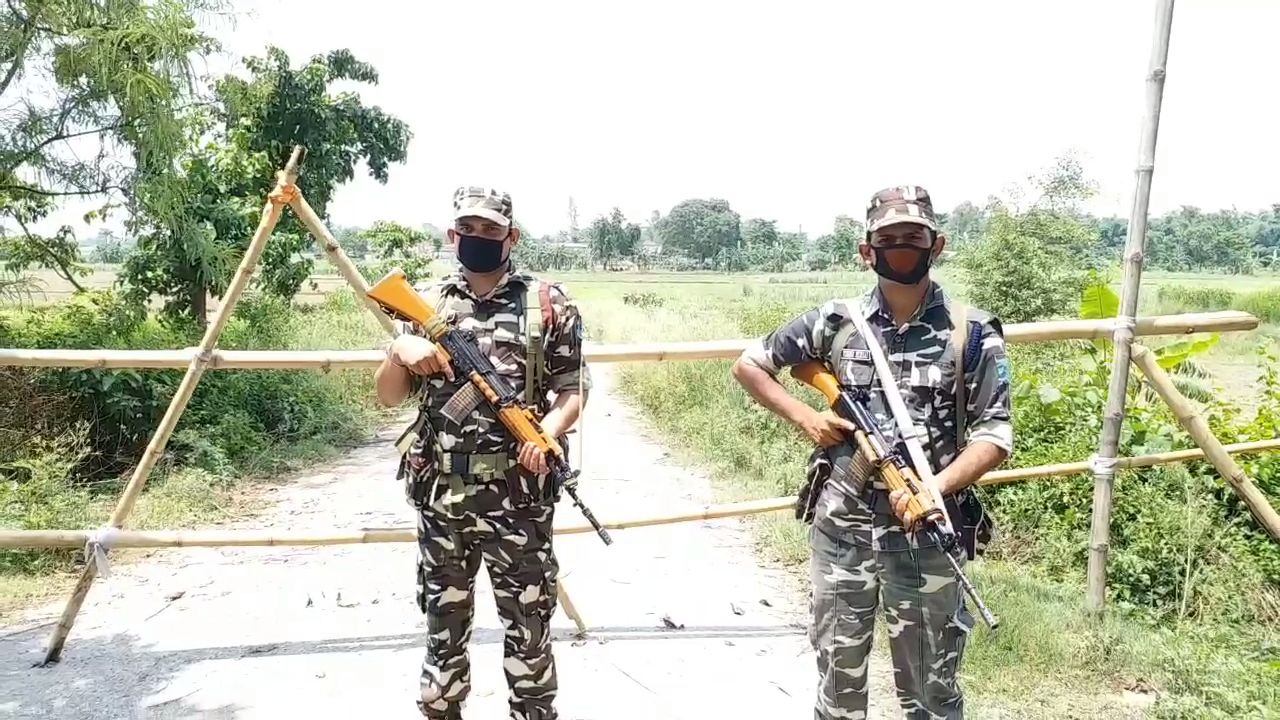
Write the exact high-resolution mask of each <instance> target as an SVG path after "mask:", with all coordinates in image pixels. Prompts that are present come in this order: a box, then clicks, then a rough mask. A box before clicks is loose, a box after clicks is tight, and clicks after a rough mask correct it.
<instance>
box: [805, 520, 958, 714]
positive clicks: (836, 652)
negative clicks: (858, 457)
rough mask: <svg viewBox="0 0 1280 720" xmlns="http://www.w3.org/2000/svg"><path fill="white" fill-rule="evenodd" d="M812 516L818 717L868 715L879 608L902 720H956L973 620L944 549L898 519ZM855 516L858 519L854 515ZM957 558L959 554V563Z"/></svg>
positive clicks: (810, 532) (811, 567)
mask: <svg viewBox="0 0 1280 720" xmlns="http://www.w3.org/2000/svg"><path fill="white" fill-rule="evenodd" d="M862 509H863V510H864V512H863V513H860V514H859V513H855V514H853V515H852V516H846V517H841V518H840V520H839V522H838V523H837V522H832V521H831V520H829V519H826V518H822V517H819V518H818V519H817V521H816V522H815V523H814V524H813V525H812V526H810V530H809V543H810V547H811V551H812V556H811V558H812V559H811V566H810V574H811V580H812V583H813V600H812V609H813V625H812V627H811V629H810V641H811V642H812V643H813V648H814V651H815V653H816V655H817V665H818V675H819V686H818V693H817V700H816V702H815V706H814V717H815V718H816V719H817V720H833V719H835V718H840V719H841V720H863V719H864V718H866V716H867V668H868V666H869V664H870V662H869V661H870V657H871V640H872V636H873V631H874V629H875V622H876V609H877V606H878V605H880V604H883V607H884V614H885V624H886V629H887V631H888V637H889V650H890V654H891V656H892V660H893V670H894V682H895V685H896V686H897V695H898V703H899V705H900V707H901V708H902V710H903V713H904V715H905V717H906V718H907V719H908V720H925V719H929V720H935V719H937V720H943V719H945V720H951V719H952V718H962V717H963V716H964V696H963V694H962V693H961V691H960V686H959V684H958V682H957V678H956V671H957V669H958V667H959V665H960V661H961V658H962V657H963V655H964V648H965V641H966V639H967V638H968V634H969V630H970V629H971V628H972V627H973V617H972V616H971V615H970V614H969V611H968V609H967V608H966V607H965V604H964V591H963V590H962V589H961V587H960V585H959V583H957V582H956V580H955V576H954V575H953V574H952V571H951V566H950V565H949V564H948V563H947V560H946V558H945V557H943V555H942V551H941V550H940V549H939V548H938V547H937V546H935V545H931V544H929V543H928V541H927V540H926V539H925V538H924V537H923V536H921V535H917V536H916V537H917V538H918V545H917V546H915V547H913V546H912V545H911V541H910V540H909V539H908V536H907V535H906V534H905V533H904V532H903V531H902V528H901V525H900V524H899V523H898V520H897V518H896V516H894V515H891V514H887V513H881V512H872V511H870V510H868V509H866V506H865V505H862ZM859 515H860V516H859ZM961 561H963V558H961Z"/></svg>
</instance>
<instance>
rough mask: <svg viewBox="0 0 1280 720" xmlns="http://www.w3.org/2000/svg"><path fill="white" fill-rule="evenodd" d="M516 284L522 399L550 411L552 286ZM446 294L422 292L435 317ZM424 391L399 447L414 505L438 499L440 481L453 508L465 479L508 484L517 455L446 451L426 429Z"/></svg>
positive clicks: (436, 289) (531, 281) (433, 289)
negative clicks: (520, 289)
mask: <svg viewBox="0 0 1280 720" xmlns="http://www.w3.org/2000/svg"><path fill="white" fill-rule="evenodd" d="M513 282H523V283H525V291H524V294H523V296H522V302H521V307H520V313H519V316H520V325H521V327H520V334H521V335H522V336H523V338H524V340H523V343H522V344H523V346H524V357H525V363H524V365H525V367H524V371H525V382H524V400H525V401H526V403H527V404H528V405H529V406H530V407H531V408H533V409H534V410H535V412H537V413H541V412H543V411H545V409H546V408H544V407H543V404H544V393H543V392H542V390H543V385H544V376H545V374H546V370H545V368H544V367H543V363H544V360H545V357H546V338H547V333H548V328H550V327H552V326H553V323H554V322H555V315H554V312H553V310H552V305H551V294H550V287H549V286H548V285H547V284H546V283H543V282H541V281H539V280H538V279H536V278H532V277H529V278H521V279H519V280H514V281H513ZM442 290H443V288H442V286H441V285H440V284H433V285H431V286H429V287H427V288H426V289H425V290H422V291H421V294H422V295H423V299H424V300H425V301H426V302H427V304H428V305H430V306H431V307H432V308H433V309H435V311H436V312H437V313H441V314H445V313H446V311H447V307H448V300H447V299H446V298H445V297H444V294H443V292H442ZM446 317H447V315H446ZM422 392H423V393H424V394H423V395H422V396H421V397H420V398H419V408H418V416H417V418H416V419H415V420H414V422H413V424H412V425H411V426H410V427H409V428H408V429H406V431H405V433H404V434H403V435H402V436H401V438H400V440H399V441H398V442H397V443H396V446H397V449H398V450H399V451H400V454H401V464H400V471H399V473H400V475H401V478H402V480H403V481H404V483H405V492H406V496H407V499H408V500H409V503H410V504H411V505H413V506H414V507H421V506H422V505H423V503H425V502H429V498H430V497H434V496H435V485H436V483H437V482H438V481H440V480H443V481H444V482H445V483H446V484H447V486H448V492H447V494H446V498H445V499H446V504H447V505H449V506H455V505H456V503H458V502H459V501H460V500H462V498H463V497H464V495H465V488H464V485H465V484H466V482H468V481H466V480H465V479H464V478H465V477H473V478H478V479H481V480H483V481H486V482H487V481H491V480H494V479H498V478H504V477H505V478H506V479H507V482H508V483H510V482H511V478H510V477H509V472H508V471H509V469H510V468H511V467H513V466H514V465H515V464H516V463H517V460H516V458H515V456H514V455H512V454H510V453H507V452H450V451H445V449H444V448H443V447H442V446H441V444H440V442H439V436H438V433H437V431H436V429H428V428H427V427H425V426H426V425H428V424H429V422H428V416H429V414H430V413H429V411H428V409H427V407H426V404H427V403H428V402H429V399H428V395H429V393H430V390H429V389H428V386H427V385H426V384H424V385H423V389H422ZM415 458H416V459H415ZM430 463H434V466H435V472H434V473H426V472H424V471H425V468H426V465H427V464H430ZM513 501H514V500H513Z"/></svg>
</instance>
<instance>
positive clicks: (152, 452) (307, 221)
mask: <svg viewBox="0 0 1280 720" xmlns="http://www.w3.org/2000/svg"><path fill="white" fill-rule="evenodd" d="M305 155H306V150H305V148H303V147H302V146H301V145H295V146H294V148H293V152H292V153H291V155H290V157H289V160H288V162H287V163H286V164H285V167H284V169H282V170H280V171H278V172H277V173H276V184H275V187H274V188H273V189H272V190H271V192H270V193H268V196H267V201H266V203H265V204H264V206H263V208H262V216H261V219H260V220H259V221H258V228H257V230H256V231H255V232H254V234H253V238H252V239H251V240H250V241H249V247H248V248H247V249H246V250H245V254H244V257H243V258H241V260H240V265H239V267H237V268H236V272H235V276H234V277H233V278H232V280H231V284H230V285H229V286H228V287H227V292H226V295H225V298H226V299H225V301H224V302H223V303H221V304H220V305H219V306H218V309H217V310H216V311H215V313H214V318H213V321H212V322H211V323H209V325H208V326H207V327H206V328H205V332H204V336H203V337H202V338H201V341H200V345H199V346H198V347H197V348H195V350H194V352H192V353H191V356H190V359H189V361H188V364H187V371H186V374H185V375H183V378H182V382H181V383H180V384H179V385H178V390H177V392H176V393H175V394H174V396H173V399H172V400H171V401H170V402H169V408H168V409H167V410H166V411H165V414H164V417H163V418H162V419H161V421H160V425H159V426H158V427H157V428H156V431H155V434H154V435H152V437H151V440H150V442H148V443H147V449H146V451H145V452H144V453H143V456H142V459H141V460H140V462H139V463H138V466H137V467H136V468H134V471H133V474H132V476H131V477H130V478H129V482H128V484H127V485H126V486H125V489H124V492H123V494H122V495H121V497H120V499H119V501H118V502H117V504H116V507H115V510H114V511H113V512H112V513H111V518H110V520H109V521H108V523H109V525H110V527H112V528H115V529H120V528H122V527H123V526H124V522H125V520H126V519H128V517H129V514H130V513H131V512H132V511H133V506H134V504H135V503H136V502H137V500H138V497H139V495H141V493H142V488H143V486H144V485H146V482H147V478H148V477H149V476H150V474H151V470H152V469H153V468H154V467H155V464H156V462H157V461H158V460H159V459H160V456H161V455H163V453H164V449H165V446H166V445H167V444H168V442H169V437H170V436H171V435H172V434H173V429H174V427H176V426H177V424H178V420H179V419H180V418H181V417H182V413H183V411H185V410H186V408H187V403H188V402H189V401H190V399H191V396H192V394H193V393H194V392H195V387H196V384H197V383H199V382H200V378H201V376H202V375H203V374H204V371H205V370H206V369H207V368H208V366H209V361H210V358H211V357H212V356H213V352H214V347H215V346H216V345H217V343H218V337H219V336H220V335H221V334H222V329H223V328H224V327H225V326H226V324H227V320H228V319H230V317H231V314H232V312H233V311H234V310H235V307H236V304H237V303H238V302H239V300H240V296H241V295H242V294H243V293H244V290H245V288H246V287H247V286H248V284H249V278H250V277H252V276H253V270H254V268H255V267H256V266H257V264H258V259H259V257H261V255H262V251H263V248H265V247H266V244H267V240H268V239H269V238H270V237H271V233H272V231H273V230H274V229H275V226H276V223H278V222H279V221H280V214H281V213H282V212H283V211H284V206H285V205H288V206H289V207H291V208H293V210H294V212H295V213H297V215H298V218H299V220H301V221H302V224H303V225H305V226H306V228H307V229H308V230H309V231H310V232H311V234H312V235H313V236H315V237H316V238H318V239H319V240H320V241H321V246H322V247H323V248H324V251H325V253H326V254H327V255H328V256H329V259H330V260H332V261H333V263H334V264H335V265H336V266H337V267H338V269H339V271H340V272H341V273H342V276H343V277H344V278H345V279H346V280H347V282H348V284H350V285H351V287H352V289H353V290H354V291H355V293H356V296H357V297H359V298H360V299H361V300H362V301H363V302H364V304H365V306H366V307H367V308H368V309H369V311H370V312H372V313H373V315H374V317H376V318H377V319H378V321H379V324H380V325H382V328H383V329H384V330H386V331H387V332H388V333H394V332H395V324H394V323H393V322H392V320H391V318H389V317H387V315H386V314H385V313H383V312H382V310H381V308H379V307H378V306H377V304H375V303H374V302H373V301H372V300H370V299H369V298H368V297H367V296H366V295H365V293H366V292H367V291H368V289H369V285H368V283H366V282H365V280H364V278H363V277H362V276H361V275H360V272H359V271H358V270H357V269H356V267H355V265H354V263H352V262H351V259H350V258H348V257H347V255H346V253H345V252H343V251H342V248H341V246H339V245H338V241H337V240H336V239H335V238H334V237H333V235H332V234H331V233H330V232H329V230H328V228H326V227H325V225H324V223H323V222H321V220H320V217H319V216H318V215H316V213H315V211H314V210H313V209H312V208H311V205H310V204H308V203H307V200H306V198H305V197H303V195H302V193H301V192H300V191H299V190H298V187H297V184H296V183H297V179H298V172H299V167H300V165H301V163H302V160H303V158H304V157H305ZM97 575H98V564H97V563H96V562H86V563H85V567H84V570H82V571H81V573H80V577H79V579H78V580H77V581H76V585H75V588H74V589H73V590H72V592H71V597H70V598H68V599H67V604H66V605H65V606H64V607H63V609H62V614H61V616H60V617H59V619H58V623H57V625H56V626H55V627H54V630H53V634H52V635H51V636H50V638H49V644H48V646H47V647H46V649H45V656H44V660H43V662H42V663H41V664H42V665H49V664H50V663H54V662H57V661H58V660H59V659H60V658H61V656H62V649H63V647H64V646H65V645H66V640H67V635H68V634H70V632H71V628H72V626H73V625H75V621H76V618H77V617H78V616H79V614H80V608H81V607H83V605H84V601H85V598H86V597H88V595H89V589H90V587H91V586H92V585H93V581H94V579H95V578H97ZM557 594H558V596H559V600H560V603H561V606H562V608H563V609H564V610H565V613H566V614H567V615H569V617H570V619H572V620H573V622H574V624H575V625H576V626H577V627H578V631H579V632H580V633H584V632H586V623H585V622H583V620H582V616H581V615H580V614H579V613H578V610H577V606H576V605H575V604H574V603H573V602H572V600H571V599H570V598H569V593H568V589H567V588H566V587H565V583H564V580H563V578H562V579H561V580H560V582H559V583H557Z"/></svg>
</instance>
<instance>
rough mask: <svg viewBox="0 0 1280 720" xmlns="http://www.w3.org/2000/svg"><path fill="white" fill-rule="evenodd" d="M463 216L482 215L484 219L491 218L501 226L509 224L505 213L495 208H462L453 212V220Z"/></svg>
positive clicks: (509, 221)
mask: <svg viewBox="0 0 1280 720" xmlns="http://www.w3.org/2000/svg"><path fill="white" fill-rule="evenodd" d="M464 217H482V218H484V219H485V220H492V221H493V222H496V223H498V224H499V225H501V226H503V227H508V226H510V225H511V220H509V219H508V218H507V217H506V216H505V215H503V214H502V213H500V212H498V211H497V210H490V209H489V208H479V207H472V208H462V209H461V210H459V211H457V212H455V213H454V214H453V219H454V220H460V219H462V218H464Z"/></svg>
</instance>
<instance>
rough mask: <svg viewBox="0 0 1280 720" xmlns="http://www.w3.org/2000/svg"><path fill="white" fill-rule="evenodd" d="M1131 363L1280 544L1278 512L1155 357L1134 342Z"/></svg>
mask: <svg viewBox="0 0 1280 720" xmlns="http://www.w3.org/2000/svg"><path fill="white" fill-rule="evenodd" d="M1133 364H1134V365H1137V366H1138V369H1139V370H1141V371H1142V374H1143V375H1145V376H1146V377H1147V380H1148V381H1149V382H1150V383H1151V387H1152V388H1154V389H1155V391H1156V394H1158V395H1159V396H1160V399H1162V400H1164V401H1165V404H1167V405H1168V406H1169V409H1170V410H1172V411H1173V414H1174V415H1175V416H1176V417H1177V418H1178V423H1179V424H1180V425H1182V428H1183V429H1184V430H1186V431H1187V434H1188V435H1190V436H1191V439H1192V440H1195V441H1196V445H1199V446H1200V449H1201V450H1204V455H1205V457H1207V458H1208V459H1209V462H1211V463H1213V466H1214V467H1215V468H1217V470H1218V472H1219V473H1221V474H1222V477H1223V478H1224V479H1225V480H1226V481H1227V484H1228V485H1230V486H1231V489H1232V490H1234V491H1235V493H1236V495H1238V496H1239V497H1240V499H1241V500H1243V501H1244V504H1245V505H1247V506H1248V507H1249V511H1250V512H1251V513H1253V517H1254V518H1255V519H1256V520H1257V521H1258V524H1259V525H1261V526H1262V527H1263V528H1264V529H1266V531H1267V533H1268V534H1270V535H1271V538H1272V539H1273V540H1276V541H1277V542H1280V513H1277V512H1276V509H1275V508H1273V507H1271V503H1270V502H1268V501H1267V498H1266V496H1265V495H1263V494H1262V492H1261V491H1260V490H1258V487H1257V486H1256V485H1254V484H1253V481H1252V480H1250V479H1249V476H1248V475H1246V474H1245V472H1244V468H1242V467H1240V466H1239V465H1238V464H1236V461H1235V460H1233V459H1232V458H1231V454H1230V453H1228V452H1227V449H1226V448H1224V447H1223V446H1222V443H1221V442H1219V441H1218V438H1216V437H1214V436H1213V432H1212V431H1211V430H1209V425H1208V423H1206V422H1205V421H1204V418H1202V417H1200V415H1199V413H1197V412H1196V411H1195V408H1194V407H1192V405H1191V402H1190V401H1188V400H1187V398H1186V396H1185V395H1183V394H1182V393H1181V392H1179V391H1178V387H1177V386H1176V385H1174V384H1173V379H1172V378H1170V377H1169V374H1168V373H1166V372H1165V371H1164V368H1162V367H1160V363H1158V362H1157V361H1156V358H1155V355H1154V354H1152V352H1151V351H1150V350H1148V349H1147V348H1146V347H1144V346H1142V345H1139V344H1136V343H1135V344H1134V346H1133Z"/></svg>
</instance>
